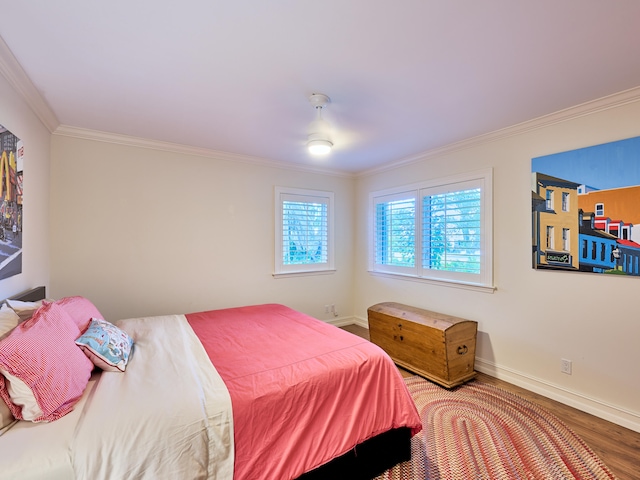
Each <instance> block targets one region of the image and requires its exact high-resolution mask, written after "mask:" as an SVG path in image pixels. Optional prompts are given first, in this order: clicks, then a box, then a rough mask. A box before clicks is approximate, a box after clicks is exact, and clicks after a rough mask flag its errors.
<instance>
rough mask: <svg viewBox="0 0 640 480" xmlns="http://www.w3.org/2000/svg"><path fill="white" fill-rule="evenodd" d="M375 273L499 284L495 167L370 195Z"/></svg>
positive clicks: (370, 265)
mask: <svg viewBox="0 0 640 480" xmlns="http://www.w3.org/2000/svg"><path fill="white" fill-rule="evenodd" d="M370 205H371V212H370V216H371V226H370V242H371V243H370V245H371V253H370V261H369V270H370V271H372V272H380V273H388V274H400V275H404V276H409V277H416V278H420V279H428V280H437V281H447V282H454V283H465V284H470V285H474V286H479V287H489V288H493V286H492V283H493V255H492V250H493V242H492V230H493V228H492V171H491V170H490V169H488V170H483V171H480V172H476V173H473V174H469V175H457V176H455V177H448V178H446V179H440V180H431V181H428V182H423V183H420V184H414V185H412V186H407V187H404V188H403V187H399V188H397V189H390V190H385V191H383V192H373V193H371V195H370Z"/></svg>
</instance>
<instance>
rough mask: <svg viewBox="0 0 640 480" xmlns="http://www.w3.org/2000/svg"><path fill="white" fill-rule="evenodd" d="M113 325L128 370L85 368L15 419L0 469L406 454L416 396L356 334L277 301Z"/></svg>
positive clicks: (292, 463)
mask: <svg viewBox="0 0 640 480" xmlns="http://www.w3.org/2000/svg"><path fill="white" fill-rule="evenodd" d="M44 293H45V292H44V289H42V288H41V289H39V290H38V291H37V292H34V291H31V292H29V293H28V294H27V295H26V296H25V295H23V296H21V297H20V298H21V299H22V300H23V301H36V300H38V299H41V298H44ZM82 301H83V302H84V303H83V304H82V305H85V304H86V303H87V302H88V300H86V299H83V300H82ZM58 302H62V300H59V301H58ZM54 303H56V302H54ZM51 308H53V307H51ZM56 308H57V307H56ZM94 308H95V307H94ZM43 310H44V308H43ZM78 311H79V310H78V309H77V308H76V312H75V313H76V314H77V315H79V314H78ZM82 312H83V313H82V315H84V316H86V311H84V310H83V311H82ZM39 314H40V310H38V311H37V313H36V315H39ZM94 315H95V313H94V314H92V316H94ZM83 318H84V317H83ZM30 321H31V320H30ZM114 323H115V324H116V325H117V327H118V328H119V329H121V330H122V331H124V332H126V333H127V334H128V335H129V336H130V337H131V339H132V340H133V345H134V347H133V350H132V354H131V358H130V360H129V362H128V364H127V366H126V370H125V371H124V372H120V371H101V370H100V369H97V368H95V369H92V372H91V373H90V378H89V380H88V382H87V386H86V388H84V390H83V392H82V394H81V396H80V398H79V399H78V401H77V403H75V405H74V407H73V410H71V411H70V412H68V413H66V414H65V415H63V416H62V417H61V418H59V419H56V420H55V421H50V422H46V423H42V422H40V423H34V422H30V421H25V420H20V421H16V422H14V423H13V424H12V425H11V426H10V427H9V428H8V429H6V431H5V432H4V433H3V434H2V436H0V465H1V466H2V467H0V478H23V479H28V478H47V479H58V478H60V479H84V478H92V479H101V478H104V479H110V478H119V479H125V478H154V479H156V478H190V479H192V478H193V479H195V478H211V479H228V480H231V479H236V480H249V479H258V478H259V479H278V480H281V479H296V478H298V479H300V480H302V479H304V480H310V479H320V478H345V479H346V478H348V479H359V478H362V479H365V478H372V477H374V476H376V475H378V474H380V473H382V471H384V470H386V469H387V468H390V467H391V466H392V465H394V464H396V463H398V462H400V461H403V460H407V459H408V458H409V457H410V438H411V436H412V435H414V434H415V433H417V432H418V431H419V430H420V429H421V422H420V418H419V416H418V413H417V410H416V407H415V405H414V403H413V401H412V399H411V397H410V395H409V393H408V391H407V389H406V387H405V385H404V382H403V380H402V377H401V376H400V374H399V373H398V371H397V369H396V367H395V365H394V364H393V362H392V361H391V360H390V359H389V357H388V356H387V355H386V354H385V353H384V352H383V351H382V350H381V349H379V348H378V347H377V346H375V345H373V344H371V343H370V342H368V341H366V340H364V339H361V338H360V337H357V336H355V335H352V334H350V333H348V332H345V331H343V330H341V329H338V328H336V327H334V326H332V325H329V324H326V323H324V322H321V321H319V320H316V319H313V318H311V317H309V316H307V315H304V314H302V313H300V312H297V311H295V310H292V309H290V308H288V307H286V306H283V305H278V304H268V305H253V306H246V307H238V308H230V309H221V310H211V311H207V312H197V313H189V314H185V315H164V316H154V317H144V318H135V319H124V320H120V321H117V322H114ZM1 345H2V344H1V343H0V348H1ZM0 401H1V400H0Z"/></svg>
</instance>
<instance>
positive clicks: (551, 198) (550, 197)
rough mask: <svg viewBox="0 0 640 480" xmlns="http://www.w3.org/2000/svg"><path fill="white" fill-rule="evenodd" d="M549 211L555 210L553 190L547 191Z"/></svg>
mask: <svg viewBox="0 0 640 480" xmlns="http://www.w3.org/2000/svg"><path fill="white" fill-rule="evenodd" d="M546 199H547V210H553V190H547V197H546Z"/></svg>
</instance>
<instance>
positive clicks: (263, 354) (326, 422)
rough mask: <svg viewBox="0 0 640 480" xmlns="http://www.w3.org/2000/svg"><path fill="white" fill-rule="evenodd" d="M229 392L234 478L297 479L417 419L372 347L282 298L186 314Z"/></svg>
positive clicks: (416, 424) (393, 373)
mask: <svg viewBox="0 0 640 480" xmlns="http://www.w3.org/2000/svg"><path fill="white" fill-rule="evenodd" d="M186 317H187V320H188V321H189V324H190V325H191V327H192V328H193V330H194V331H195V333H196V335H197V336H198V338H199V339H200V341H201V342H202V344H203V345H204V347H205V350H206V351H207V353H208V354H209V357H210V358H211V361H212V363H213V364H214V366H215V367H216V369H217V370H218V372H219V373H220V376H221V377H222V379H223V380H224V382H225V384H226V385H227V388H228V389H229V393H230V396H231V402H232V405H233V420H234V437H235V448H236V453H235V475H234V478H235V479H236V480H255V479H274V480H286V479H293V478H296V477H298V476H299V475H301V474H302V473H304V472H307V471H309V470H312V469H313V468H316V467H318V466H320V465H323V464H324V463H326V462H328V461H329V460H331V459H333V458H335V457H336V456H339V455H342V454H344V453H346V452H348V451H349V450H351V449H352V448H353V447H354V446H355V445H357V444H358V443H361V442H363V441H364V440H367V439H369V438H371V437H373V436H375V435H377V434H380V433H382V432H385V431H387V430H389V429H392V428H399V427H405V426H406V427H410V428H412V429H413V431H414V433H416V432H418V431H419V430H420V429H421V422H420V417H419V415H418V412H417V410H416V407H415V405H414V403H413V401H412V400H411V396H410V395H409V392H408V391H407V388H406V386H405V384H404V381H403V380H402V377H401V376H400V374H399V372H398V370H397V369H396V367H395V365H394V364H393V362H392V361H391V360H390V359H389V357H388V356H387V355H386V354H385V353H384V352H383V351H382V350H381V349H380V348H378V347H377V346H376V345H374V344H372V343H370V342H368V341H366V340H364V339H362V338H360V337H357V336H356V335H352V334H350V333H348V332H345V331H343V330H341V329H339V328H336V327H334V326H332V325H329V324H326V323H324V322H321V321H319V320H316V319H314V318H311V317H309V316H307V315H304V314H302V313H300V312H297V311H295V310H292V309H290V308H288V307H285V306H283V305H276V304H269V305H256V306H250V307H239V308H231V309H224V310H213V311H209V312H201V313H192V314H188V315H186Z"/></svg>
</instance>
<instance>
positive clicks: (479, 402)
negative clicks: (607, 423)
mask: <svg viewBox="0 0 640 480" xmlns="http://www.w3.org/2000/svg"><path fill="white" fill-rule="evenodd" d="M405 382H406V384H407V387H408V388H409V391H410V392H411V395H412V397H413V399H414V401H415V402H416V405H417V407H418V411H419V412H420V416H421V418H422V424H423V430H422V432H420V433H419V434H418V435H416V436H415V437H413V439H412V444H411V448H412V455H411V456H412V458H411V461H409V462H404V463H401V464H399V465H396V466H395V467H394V468H392V469H390V470H388V471H386V472H385V473H383V474H382V475H381V476H379V477H377V479H376V480H414V479H430V480H470V479H473V480H480V479H483V480H484V479H486V480H494V479H507V480H515V479H526V480H532V479H536V480H543V479H544V480H547V479H549V480H556V479H581V480H584V479H614V478H616V477H615V476H614V475H613V474H612V473H611V471H609V469H608V468H607V467H606V465H604V463H602V461H601V460H600V459H599V458H598V457H597V456H596V454H595V453H594V452H593V451H592V450H591V449H590V448H589V447H588V446H587V445H586V444H585V443H584V441H583V440H581V439H580V438H579V437H578V436H577V435H576V434H575V433H573V432H572V431H571V430H570V429H569V428H568V427H567V426H566V425H565V424H564V423H562V422H561V421H560V420H559V419H558V418H556V417H555V416H554V415H552V414H551V413H549V412H547V411H546V410H544V409H543V408H541V407H539V406H537V405H535V404H533V403H531V402H529V401H528V400H525V399H523V398H521V397H519V396H517V395H515V394H512V393H510V392H507V391H504V390H502V389H500V388H497V387H495V386H493V385H488V384H484V383H480V382H475V381H472V382H470V383H467V384H465V385H462V386H460V387H457V388H456V389H453V390H446V389H444V388H441V387H439V386H437V385H435V384H434V383H431V382H428V381H427V380H424V379H423V378H421V377H417V376H416V377H408V378H405Z"/></svg>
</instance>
